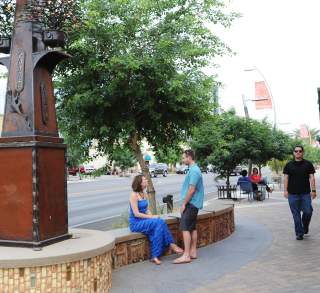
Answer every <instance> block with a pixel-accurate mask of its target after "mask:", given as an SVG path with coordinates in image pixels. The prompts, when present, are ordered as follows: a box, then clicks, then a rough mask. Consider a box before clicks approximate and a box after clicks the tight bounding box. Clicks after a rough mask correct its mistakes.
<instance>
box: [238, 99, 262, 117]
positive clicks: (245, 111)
mask: <svg viewBox="0 0 320 293" xmlns="http://www.w3.org/2000/svg"><path fill="white" fill-rule="evenodd" d="M267 100H268V99H267V98H262V99H246V97H245V95H242V102H243V108H244V114H245V116H246V118H250V117H249V110H248V107H247V103H246V102H247V101H250V102H259V101H267Z"/></svg>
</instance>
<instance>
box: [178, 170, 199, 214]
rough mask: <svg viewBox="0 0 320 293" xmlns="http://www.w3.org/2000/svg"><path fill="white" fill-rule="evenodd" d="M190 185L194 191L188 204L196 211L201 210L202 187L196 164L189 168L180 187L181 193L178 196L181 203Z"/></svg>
mask: <svg viewBox="0 0 320 293" xmlns="http://www.w3.org/2000/svg"><path fill="white" fill-rule="evenodd" d="M190 185H193V186H195V188H196V191H195V192H194V194H193V196H192V198H191V200H190V203H191V204H193V205H194V206H195V207H197V208H198V209H202V208H203V200H204V187H203V178H202V173H201V170H200V168H199V167H198V165H197V164H193V165H192V166H190V167H189V172H188V174H187V175H186V178H185V179H184V182H183V185H182V191H181V196H180V200H181V202H182V201H183V200H184V199H185V197H186V196H187V193H188V190H189V187H190Z"/></svg>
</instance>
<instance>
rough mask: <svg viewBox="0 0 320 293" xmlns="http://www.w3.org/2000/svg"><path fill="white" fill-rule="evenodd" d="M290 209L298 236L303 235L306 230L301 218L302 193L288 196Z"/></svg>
mask: <svg viewBox="0 0 320 293" xmlns="http://www.w3.org/2000/svg"><path fill="white" fill-rule="evenodd" d="M288 201H289V206H290V210H291V213H292V216H293V221H294V227H295V231H296V236H298V237H299V236H303V234H304V230H303V225H302V220H301V202H302V200H301V197H300V195H294V194H290V195H289V197H288Z"/></svg>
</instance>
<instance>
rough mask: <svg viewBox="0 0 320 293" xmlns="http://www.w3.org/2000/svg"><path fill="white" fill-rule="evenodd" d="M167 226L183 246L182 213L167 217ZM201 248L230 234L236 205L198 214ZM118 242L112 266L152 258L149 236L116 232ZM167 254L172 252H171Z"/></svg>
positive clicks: (199, 243)
mask: <svg viewBox="0 0 320 293" xmlns="http://www.w3.org/2000/svg"><path fill="white" fill-rule="evenodd" d="M165 219H166V222H167V225H168V227H169V229H170V231H171V233H172V235H173V238H174V239H175V241H176V242H177V244H178V245H180V246H183V245H182V244H183V241H182V234H181V232H180V231H179V216H178V215H176V217H174V215H172V216H171V217H166V218H165ZM197 230H198V247H203V246H207V245H209V244H212V243H215V242H217V241H220V240H223V239H225V238H227V237H228V236H230V235H231V234H232V233H233V232H234V230H235V223H234V208H233V206H229V207H219V209H217V208H210V207H209V208H207V211H202V212H201V213H199V216H198V223H197ZM113 233H114V236H115V238H116V245H115V249H114V253H113V268H119V267H122V266H125V265H128V264H132V263H136V262H140V261H144V260H147V259H149V257H150V249H149V241H148V239H147V238H146V237H145V236H144V235H142V234H140V233H130V232H129V230H128V229H119V230H118V231H114V232H113ZM166 254H170V252H169V251H168V252H167V253H166Z"/></svg>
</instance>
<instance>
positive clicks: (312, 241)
mask: <svg viewBox="0 0 320 293" xmlns="http://www.w3.org/2000/svg"><path fill="white" fill-rule="evenodd" d="M281 197H282V195H281V194H280V193H278V194H275V195H273V198H275V199H276V200H277V199H278V200H279V202H278V203H276V202H275V203H274V204H271V203H270V204H268V203H267V201H266V202H264V203H266V204H265V205H263V204H264V203H263V204H262V205H260V206H259V207H253V206H250V205H248V204H244V205H243V206H241V205H239V208H237V209H236V216H238V217H248V218H250V219H251V221H256V222H257V223H261V224H263V225H265V226H266V227H267V229H268V230H269V231H271V232H272V237H273V240H272V244H271V246H270V247H269V248H268V249H267V250H266V251H265V252H264V253H263V254H262V255H261V256H259V257H258V258H256V259H255V260H254V261H252V262H249V263H248V264H246V265H245V266H243V267H242V268H240V270H238V271H236V272H233V273H228V274H225V275H224V276H223V277H221V278H219V279H217V280H215V281H213V282H211V283H210V284H204V286H203V287H201V288H198V289H197V290H192V292H194V293H207V292H215V293H219V292H224V293H225V292H233V293H238V292H239V293H240V292H241V293H242V292H245V293H251V292H252V293H256V292H258V293H264V292H275V293H277V292H279V293H280V292H281V293H286V292H288V293H289V292H299V293H300V292H304V293H313V292H314V293H316V292H317V293H319V292H320V225H319V221H320V208H319V202H318V200H317V201H314V204H313V205H314V215H313V219H312V223H311V229H310V235H309V236H307V237H305V239H304V240H303V241H297V240H295V235H294V230H293V221H292V217H291V213H290V210H289V207H288V205H287V203H286V202H283V203H281Z"/></svg>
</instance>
